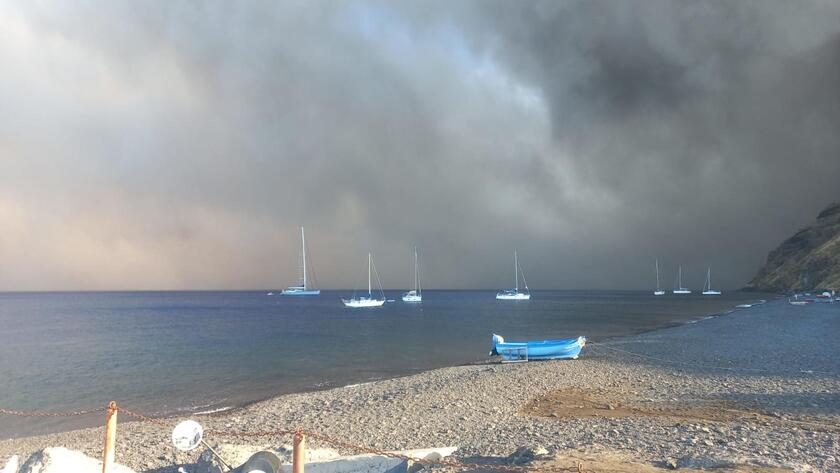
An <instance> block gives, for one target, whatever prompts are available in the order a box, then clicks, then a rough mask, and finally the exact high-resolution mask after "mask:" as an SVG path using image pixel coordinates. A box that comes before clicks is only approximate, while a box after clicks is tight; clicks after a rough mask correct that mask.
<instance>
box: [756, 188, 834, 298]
mask: <svg viewBox="0 0 840 473" xmlns="http://www.w3.org/2000/svg"><path fill="white" fill-rule="evenodd" d="M747 288H748V289H755V290H760V291H769V292H793V291H814V290H826V289H828V290H830V289H835V290H840V202H835V203H833V204H831V205H829V206H828V207H826V208H825V209H824V210H823V211H822V212H820V214H819V215H818V216H817V220H816V222H814V223H813V224H811V225H809V226H807V227H805V228H803V229H801V230H799V231H798V232H796V234H795V235H793V236H792V237H790V238H788V239H787V240H785V241H784V242H783V243H782V244H781V245H779V247H778V248H776V249H775V250H773V251H771V252H770V254H769V255H768V256H767V264H765V265H764V267H763V268H761V270H759V272H758V274H756V276H755V277H754V278H753V280H752V281H750V283H749V285H748V286H747Z"/></svg>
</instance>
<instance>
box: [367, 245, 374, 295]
mask: <svg viewBox="0 0 840 473" xmlns="http://www.w3.org/2000/svg"><path fill="white" fill-rule="evenodd" d="M370 261H371V256H370V253H368V298H371V297H373V292H372V288H371V286H370Z"/></svg>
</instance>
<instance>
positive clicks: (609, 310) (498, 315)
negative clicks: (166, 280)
mask: <svg viewBox="0 0 840 473" xmlns="http://www.w3.org/2000/svg"><path fill="white" fill-rule="evenodd" d="M350 295H352V291H323V292H322V293H321V295H320V296H315V297H289V296H281V295H267V291H196V292H51V293H34V292H28V293H0V408H5V409H12V410H19V411H48V412H63V411H77V410H84V409H90V408H97V407H102V406H105V405H107V403H108V401H111V400H116V401H118V403H119V404H120V405H122V406H124V407H126V408H129V409H131V410H134V411H136V412H141V413H144V414H147V415H152V416H167V415H175V414H190V413H208V412H219V411H223V410H226V409H231V408H234V407H237V406H242V405H246V404H248V403H252V402H255V401H259V400H262V399H266V398H269V397H273V396H277V395H280V394H285V393H293V392H303V391H313V390H321V389H329V388H334V387H339V386H345V385H350V384H357V383H367V382H372V381H376V380H381V379H386V378H393V377H397V376H404V375H410V374H413V373H417V372H420V371H424V370H429V369H433V368H438V367H443V366H453V365H460V364H472V363H483V362H487V361H488V353H489V350H490V342H491V336H492V334H493V333H497V334H501V335H503V336H504V337H505V338H506V340H509V341H516V340H527V339H544V338H566V337H576V336H578V335H585V336H587V337H588V338H589V340H592V341H599V340H606V339H610V338H614V337H621V336H627V335H632V334H636V333H640V332H645V331H650V330H654V329H657V328H660V327H665V326H671V325H676V324H683V323H689V322H693V321H697V320H699V319H701V318H703V317H708V316H711V315H716V314H721V313H726V312H728V311H731V310H732V309H733V308H734V307H735V306H736V305H738V304H742V303H750V302H755V301H756V300H759V299H769V298H770V297H772V296H770V295H766V294H759V293H746V292H730V293H725V294H724V295H722V296H701V295H690V296H674V295H671V294H668V295H665V296H661V297H654V296H653V295H651V293H650V292H649V291H645V292H633V291H533V292H532V299H531V300H530V301H524V302H514V301H496V300H495V291H491V290H486V291H449V290H426V291H423V302H422V304H409V303H403V302H402V301H400V295H401V292H397V291H386V297H387V298H388V299H394V300H395V301H396V302H389V303H387V304H385V306H384V307H381V308H373V309H348V308H345V307H343V305H342V303H341V301H340V298H341V297H347V296H350ZM582 356H586V351H585V350H584V352H583V355H582ZM102 417H103V415H102V414H101V413H100V414H93V415H87V416H81V417H68V418H45V419H40V418H20V417H14V416H8V415H2V414H0V438H16V437H24V436H30V435H36V434H42V433H51V432H58V431H65V430H71V429H75V428H80V427H89V426H96V425H100V424H101V423H102V422H103V420H102Z"/></svg>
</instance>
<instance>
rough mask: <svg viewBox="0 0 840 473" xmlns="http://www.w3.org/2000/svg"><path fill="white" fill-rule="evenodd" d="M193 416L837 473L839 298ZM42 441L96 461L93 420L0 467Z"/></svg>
mask: <svg viewBox="0 0 840 473" xmlns="http://www.w3.org/2000/svg"><path fill="white" fill-rule="evenodd" d="M489 338H490V335H489V334H488V345H489ZM129 407H130V406H129ZM196 418H197V419H198V420H199V421H200V422H201V423H202V424H203V425H204V426H205V428H206V429H216V430H226V431H246V432H247V431H257V430H259V431H266V430H273V429H290V428H295V427H303V428H305V429H307V430H311V431H314V432H318V433H321V434H325V435H329V436H334V437H337V438H341V439H344V440H347V441H349V442H353V443H359V444H364V445H368V446H370V447H376V448H382V449H391V450H398V449H408V448H421V447H431V446H446V445H457V446H459V447H460V449H459V451H458V452H456V458H459V459H465V460H472V461H475V460H482V459H487V458H489V457H504V456H507V455H509V454H510V453H511V452H513V450H515V449H516V448H517V447H518V446H532V447H534V446H542V447H544V448H546V449H547V450H548V451H549V452H551V453H553V454H557V455H560V456H562V455H569V456H576V457H581V456H589V457H592V456H594V457H598V456H599V455H600V456H616V455H617V456H619V457H621V458H628V459H632V460H634V461H637V462H640V463H646V464H650V465H659V466H664V467H675V466H679V465H683V464H684V465H692V464H695V465H702V464H706V465H712V464H716V463H717V464H725V463H734V464H748V465H758V466H768V467H784V468H790V469H792V470H794V471H819V472H827V471H840V304H812V305H809V306H805V307H796V306H791V305H789V304H787V303H786V302H785V301H783V300H779V301H773V302H770V303H767V304H764V305H761V306H754V307H752V308H748V309H740V310H737V311H734V312H732V313H729V314H726V315H722V316H718V317H712V318H708V319H705V320H701V321H698V322H697V323H692V324H687V325H682V326H679V327H671V328H667V329H662V330H657V331H655V332H650V333H646V334H642V335H638V336H633V337H627V338H622V339H617V340H612V341H610V342H607V343H592V344H590V345H588V346H587V347H586V348H585V349H584V352H583V354H582V356H581V358H580V359H578V360H568V361H547V362H531V363H518V364H495V363H490V364H486V365H475V366H459V367H452V368H443V369H438V370H433V371H429V372H425V373H421V374H417V375H413V376H408V377H404V378H397V379H391V380H385V381H379V382H374V383H369V384H363V385H356V386H348V387H343V388H337V389H332V390H329V391H320V392H312V393H302V394H292V395H285V396H280V397H277V398H274V399H270V400H267V401H263V402H260V403H256V404H253V405H250V406H248V407H245V408H241V409H236V410H233V411H228V412H224V413H220V414H215V415H205V416H197V417H196ZM120 420H121V424H120V428H119V433H118V446H117V461H118V462H119V463H122V464H125V465H127V466H129V467H131V468H134V469H136V470H138V471H146V472H156V473H163V472H175V471H177V467H178V466H181V465H189V464H191V463H193V462H194V461H195V459H196V457H197V455H198V453H200V452H198V451H196V452H189V453H176V452H175V451H174V449H173V448H172V447H171V445H170V443H169V435H170V430H169V429H168V428H166V427H163V426H158V425H155V424H151V423H141V422H122V421H124V420H126V416H125V415H123V416H122V417H121V419H120ZM0 421H2V417H0ZM176 422H177V421H176V420H168V421H167V424H168V425H169V426H172V425H174V424H175V423H176ZM207 440H208V441H210V442H211V443H212V442H219V443H238V442H240V443H265V444H283V443H289V442H290V441H291V439H290V438H288V437H275V438H268V439H265V441H264V442H255V441H253V440H251V441H238V440H237V439H236V438H234V437H229V438H228V437H219V436H208V438H207ZM310 444H311V445H314V446H329V445H325V444H323V443H319V442H317V441H310ZM47 446H64V447H67V448H71V449H75V450H80V451H83V452H85V453H87V454H88V455H91V456H94V457H99V456H100V455H101V448H102V447H101V446H102V429H101V428H100V429H85V430H78V431H73V432H65V433H58V434H51V435H44V436H38V437H29V438H22V439H13V440H6V441H2V442H0V466H2V462H3V461H4V460H5V458H7V457H8V456H10V455H12V454H18V455H20V456H21V457H22V458H23V459H25V458H26V457H27V456H28V455H29V454H30V453H31V452H32V451H35V450H38V449H41V448H44V447H47ZM339 450H340V451H342V452H343V453H356V452H351V451H348V450H344V449H339ZM692 462H693V463H692ZM188 471H189V469H188Z"/></svg>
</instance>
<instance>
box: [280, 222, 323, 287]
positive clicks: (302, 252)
mask: <svg viewBox="0 0 840 473" xmlns="http://www.w3.org/2000/svg"><path fill="white" fill-rule="evenodd" d="M300 259H301V265H300V267H301V276H300V285H298V286H289V287H287V288H286V289H283V292H282V294H283V295H284V296H317V295H320V294H321V290H320V289H312V287H310V286H309V283H308V281H307V279H306V234H305V233H304V232H303V227H300Z"/></svg>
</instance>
